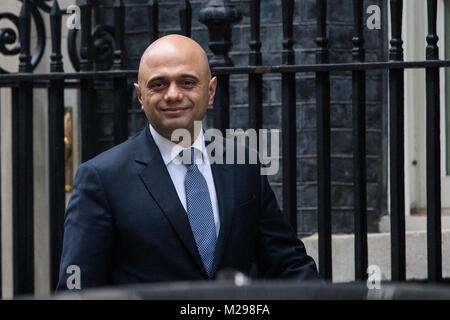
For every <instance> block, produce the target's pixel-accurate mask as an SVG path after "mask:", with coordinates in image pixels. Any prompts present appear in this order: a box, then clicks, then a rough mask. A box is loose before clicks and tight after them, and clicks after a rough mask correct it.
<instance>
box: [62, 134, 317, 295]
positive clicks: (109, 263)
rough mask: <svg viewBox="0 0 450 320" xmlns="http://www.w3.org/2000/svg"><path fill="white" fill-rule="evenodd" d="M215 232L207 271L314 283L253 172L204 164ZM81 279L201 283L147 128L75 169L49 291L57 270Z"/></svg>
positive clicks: (263, 180) (309, 263) (86, 283)
mask: <svg viewBox="0 0 450 320" xmlns="http://www.w3.org/2000/svg"><path fill="white" fill-rule="evenodd" d="M211 170H212V173H213V178H214V183H215V188H216V192H217V197H218V205H219V216H220V231H219V236H218V240H217V246H216V253H215V260H214V270H215V272H217V271H218V270H221V269H227V268H231V269H235V270H238V271H241V272H244V273H246V274H249V272H250V271H251V268H252V264H256V266H257V270H258V275H259V276H260V277H263V278H297V279H300V280H314V279H317V278H318V275H317V269H316V265H315V263H314V261H313V259H312V258H311V257H309V256H308V255H307V254H306V251H305V248H304V245H303V243H302V242H301V241H300V240H299V239H298V238H297V237H296V235H295V234H294V232H293V230H292V229H291V227H290V226H289V225H288V224H287V223H286V221H285V218H284V216H283V214H282V212H281V211H280V209H279V207H278V204H277V202H276V199H275V196H274V193H273V191H272V189H271V188H270V186H269V184H268V181H267V177H266V176H262V175H260V166H259V164H258V165H250V164H246V165H239V164H236V165H226V164H211ZM70 265H77V266H79V267H80V270H81V288H82V289H83V288H87V287H92V286H104V285H117V284H132V283H143V282H157V281H185V280H201V279H208V276H207V274H206V272H205V269H204V267H203V263H202V260H201V257H200V255H199V253H198V250H197V247H196V244H195V240H194V236H193V234H192V231H191V228H190V225H189V220H188V218H187V214H186V212H185V210H184V208H183V205H182V204H181V202H180V200H179V198H178V195H177V192H176V190H175V187H174V185H173V183H172V180H171V178H170V176H169V173H168V171H167V168H166V166H165V165H164V162H163V160H162V157H161V154H160V152H159V149H158V147H157V146H156V144H155V142H154V140H153V138H152V136H151V133H150V130H149V128H148V126H146V128H145V129H144V130H142V131H141V132H140V133H139V134H137V135H136V136H134V137H133V138H130V139H129V140H128V141H126V142H124V143H122V144H120V145H118V146H116V147H114V148H112V149H110V150H108V151H106V152H104V153H102V154H100V155H98V156H97V157H95V158H93V159H91V160H89V161H87V162H85V163H83V164H82V165H81V166H80V167H79V168H78V171H77V174H76V177H75V181H74V189H73V193H72V197H71V199H70V201H69V204H68V207H67V211H66V214H65V224H64V245H63V252H62V258H61V266H60V279H59V283H58V286H57V289H58V290H60V289H66V281H67V278H68V277H69V276H70V273H69V274H68V273H67V272H66V271H67V268H68V266H70Z"/></svg>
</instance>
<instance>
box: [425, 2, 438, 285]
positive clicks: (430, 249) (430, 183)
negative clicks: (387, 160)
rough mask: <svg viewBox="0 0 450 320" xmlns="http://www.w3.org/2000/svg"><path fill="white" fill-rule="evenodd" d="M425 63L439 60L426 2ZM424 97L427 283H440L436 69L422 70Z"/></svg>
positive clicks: (433, 5)
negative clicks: (424, 82)
mask: <svg viewBox="0 0 450 320" xmlns="http://www.w3.org/2000/svg"><path fill="white" fill-rule="evenodd" d="M427 4H428V36H427V43H428V46H427V48H426V56H427V60H438V59H439V48H438V46H437V43H438V41H439V38H438V36H437V33H436V19H437V17H436V13H437V0H428V1H427ZM426 94H427V116H426V122H427V129H426V140H427V253H428V281H429V282H439V281H441V280H442V244H441V239H442V238H441V146H440V143H441V140H440V121H441V119H440V110H439V108H440V102H439V99H440V92H439V68H427V69H426Z"/></svg>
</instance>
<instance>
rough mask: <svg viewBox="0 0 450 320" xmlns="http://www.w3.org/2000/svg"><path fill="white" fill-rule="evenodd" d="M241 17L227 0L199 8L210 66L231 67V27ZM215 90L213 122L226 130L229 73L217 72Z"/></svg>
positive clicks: (216, 0)
mask: <svg viewBox="0 0 450 320" xmlns="http://www.w3.org/2000/svg"><path fill="white" fill-rule="evenodd" d="M241 19H242V14H241V13H240V11H239V10H237V9H236V8H235V7H234V5H233V4H231V2H230V1H229V0H210V1H209V2H208V4H207V5H206V7H205V8H203V9H202V10H200V16H199V21H200V22H201V23H203V24H204V25H206V26H207V27H208V31H209V48H210V49H211V51H212V52H213V57H212V58H211V59H210V61H209V65H210V66H211V67H231V66H233V65H234V64H233V61H232V60H231V58H230V57H229V56H228V53H229V52H230V50H231V47H232V46H233V42H232V40H231V35H232V28H233V25H234V24H235V23H238V22H239V21H241ZM217 81H218V83H217V90H216V96H215V99H214V126H215V128H217V129H219V130H221V132H222V133H223V134H225V129H227V128H229V125H230V114H229V113H230V98H229V91H230V76H229V75H228V74H226V75H219V76H217Z"/></svg>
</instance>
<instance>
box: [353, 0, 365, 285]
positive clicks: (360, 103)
mask: <svg viewBox="0 0 450 320" xmlns="http://www.w3.org/2000/svg"><path fill="white" fill-rule="evenodd" d="M363 14H364V10H363V2H362V1H361V0H353V16H354V32H355V36H354V37H353V50H352V55H353V62H355V63H360V62H364V58H365V57H364V56H365V51H364V36H363ZM352 99H353V101H352V106H353V109H352V114H353V167H354V175H353V184H354V186H353V190H354V191H353V197H354V219H355V220H354V221H355V280H365V279H366V278H367V264H368V261H367V259H368V257H367V190H366V188H367V184H366V72H365V71H353V72H352Z"/></svg>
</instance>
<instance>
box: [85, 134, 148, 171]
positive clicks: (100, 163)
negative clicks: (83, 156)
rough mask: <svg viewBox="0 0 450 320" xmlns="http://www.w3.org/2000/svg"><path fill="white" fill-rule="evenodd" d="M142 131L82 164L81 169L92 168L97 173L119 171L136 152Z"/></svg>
mask: <svg viewBox="0 0 450 320" xmlns="http://www.w3.org/2000/svg"><path fill="white" fill-rule="evenodd" d="M143 133H144V134H145V132H144V131H141V132H140V133H137V134H135V135H134V136H132V137H130V138H129V139H128V140H127V141H124V142H122V143H120V144H118V145H117V146H114V147H112V148H111V149H108V150H106V151H104V152H102V153H100V154H98V155H97V156H95V157H94V158H92V159H90V160H88V161H86V162H84V163H82V164H81V165H80V167H81V166H83V167H94V168H95V169H97V170H98V171H104V170H108V171H110V170H112V169H116V170H117V169H119V168H121V167H123V165H125V164H127V163H129V161H130V159H132V158H134V156H135V153H136V150H138V144H139V140H140V139H141V138H142V134H143Z"/></svg>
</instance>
